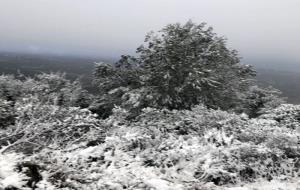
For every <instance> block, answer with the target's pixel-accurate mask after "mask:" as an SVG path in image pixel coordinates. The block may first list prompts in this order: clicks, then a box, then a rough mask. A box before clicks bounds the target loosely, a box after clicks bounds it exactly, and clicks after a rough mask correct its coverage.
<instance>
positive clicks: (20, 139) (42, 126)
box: [0, 97, 103, 151]
mask: <svg viewBox="0 0 300 190" xmlns="http://www.w3.org/2000/svg"><path fill="white" fill-rule="evenodd" d="M15 110H16V115H17V117H16V121H15V125H13V126H11V127H10V128H9V129H7V130H5V131H4V130H3V131H0V139H1V140H2V141H1V142H3V143H2V144H1V145H2V146H7V149H5V150H8V149H12V148H16V147H22V148H21V151H25V150H26V148H25V147H29V149H28V151H33V150H32V148H33V147H35V148H38V149H40V148H45V147H47V148H62V147H65V146H67V145H69V144H74V143H75V144H78V143H80V142H83V141H87V140H92V139H96V138H97V135H99V134H101V133H103V128H102V127H101V124H100V122H99V120H98V119H97V118H96V117H97V116H96V115H95V114H92V113H91V112H90V111H89V110H87V109H80V108H78V107H60V106H56V105H47V104H43V103H41V102H39V100H38V99H37V98H34V97H31V98H24V99H23V100H20V101H17V102H16V104H15ZM7 142H8V143H7ZM18 145H22V146H18Z"/></svg>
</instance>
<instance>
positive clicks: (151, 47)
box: [95, 21, 255, 110]
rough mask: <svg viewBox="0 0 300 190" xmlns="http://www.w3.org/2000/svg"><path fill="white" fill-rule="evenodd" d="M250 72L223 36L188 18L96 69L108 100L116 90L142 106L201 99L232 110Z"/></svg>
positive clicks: (186, 104) (185, 105)
mask: <svg viewBox="0 0 300 190" xmlns="http://www.w3.org/2000/svg"><path fill="white" fill-rule="evenodd" d="M253 76H255V72H254V71H253V70H252V68H251V67H250V66H248V65H243V64H241V63H240V58H239V57H238V54H237V51H235V50H231V49H230V48H228V47H227V44H226V39H225V38H223V37H219V36H217V35H216V34H215V33H214V32H213V29H212V28H211V27H207V26H206V24H204V23H201V24H195V23H193V22H191V21H188V22H187V23H185V24H183V25H181V24H179V23H176V24H169V25H167V26H166V27H164V28H163V29H162V30H160V31H159V32H157V33H154V32H151V33H149V34H148V35H147V36H146V38H145V43H144V44H143V45H141V46H140V47H139V48H137V51H136V55H135V56H128V55H126V56H122V58H121V59H120V60H119V61H118V62H117V63H116V64H115V65H109V64H99V65H98V66H97V67H96V71H95V78H96V83H97V84H98V85H99V86H100V89H101V93H102V97H103V95H108V94H109V96H108V99H109V98H112V97H114V96H113V94H114V93H115V92H118V93H119V94H118V97H119V98H120V99H123V100H125V101H128V100H129V99H130V98H131V97H132V96H133V95H132V94H135V95H134V97H136V99H137V101H138V102H139V104H136V105H138V106H140V107H146V106H152V107H157V108H162V107H164V108H169V109H189V108H191V107H192V106H194V105H196V104H199V103H203V104H205V105H207V106H208V107H211V108H221V109H225V110H229V109H233V108H234V107H235V106H236V105H237V104H239V103H240V102H239V101H240V100H241V99H242V98H241V97H242V96H241V94H243V93H244V92H245V91H246V90H247V89H248V88H249V86H250V85H251V83H252V79H253ZM126 97H127V98H126ZM120 99H119V100H120ZM131 99H132V98H131ZM106 101H107V100H106ZM108 102H109V101H108ZM116 102H117V101H115V103H116ZM119 103H120V104H122V103H124V101H120V102H119ZM138 106H137V107H138Z"/></svg>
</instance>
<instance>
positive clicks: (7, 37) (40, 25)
mask: <svg viewBox="0 0 300 190" xmlns="http://www.w3.org/2000/svg"><path fill="white" fill-rule="evenodd" d="M299 10H300V1H299V0H285V1H282V0H263V1H262V0H109V1H108V0H26V1H24V0H0V27H1V32H0V51H20V52H29V53H52V54H59V55H69V54H72V55H81V56H94V57H106V58H107V57H109V58H116V57H118V56H120V55H121V54H132V53H134V52H135V49H136V47H138V46H139V45H140V44H141V43H142V42H143V39H144V36H145V34H146V33H147V32H149V31H151V30H154V31H157V30H159V29H161V28H162V27H163V26H164V25H166V24H168V23H174V22H182V23H184V22H186V21H187V20H189V19H192V20H193V21H194V22H197V23H200V22H207V23H208V25H210V26H213V27H214V29H215V32H216V33H218V34H219V35H221V36H225V37H226V38H228V43H229V46H230V47H232V48H234V49H237V50H238V51H239V52H240V56H241V57H243V60H244V62H246V63H251V64H261V65H269V66H270V65H272V64H273V65H272V66H274V67H277V66H278V67H286V65H287V63H288V65H289V66H291V67H293V66H297V65H298V66H299V67H300V55H299V53H298V52H299V50H300V46H299V44H300V35H299V33H300V22H299V18H300V11H299Z"/></svg>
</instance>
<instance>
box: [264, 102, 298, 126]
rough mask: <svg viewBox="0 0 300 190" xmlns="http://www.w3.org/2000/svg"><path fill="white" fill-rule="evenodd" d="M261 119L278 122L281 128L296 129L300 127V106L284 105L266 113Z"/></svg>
mask: <svg viewBox="0 0 300 190" xmlns="http://www.w3.org/2000/svg"><path fill="white" fill-rule="evenodd" d="M261 118H266V119H273V120H276V121H277V122H278V123H279V125H280V126H283V127H288V128H292V129H295V128H296V127H298V126H300V105H293V104H282V105H280V106H279V107H278V108H276V109H270V110H268V111H266V114H264V115H262V116H261Z"/></svg>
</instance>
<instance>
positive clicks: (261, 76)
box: [0, 53, 300, 104]
mask: <svg viewBox="0 0 300 190" xmlns="http://www.w3.org/2000/svg"><path fill="white" fill-rule="evenodd" d="M99 61H106V62H108V63H113V62H114V60H109V59H92V58H83V57H74V56H53V55H29V54H14V53H0V74H2V73H4V74H17V73H18V72H21V73H22V74H25V75H28V76H32V75H34V74H38V73H42V72H58V71H61V72H66V74H67V77H68V78H70V79H75V78H78V77H81V81H82V82H83V85H84V87H85V88H87V89H88V90H92V88H91V81H92V73H93V69H94V63H95V62H99ZM255 69H256V70H257V80H258V81H259V83H260V84H261V85H264V86H269V85H272V86H273V87H275V88H278V89H279V90H281V91H282V92H283V96H285V97H287V98H288V102H289V103H294V104H300V71H299V72H292V71H282V70H277V69H266V68H259V67H256V68H255Z"/></svg>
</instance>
